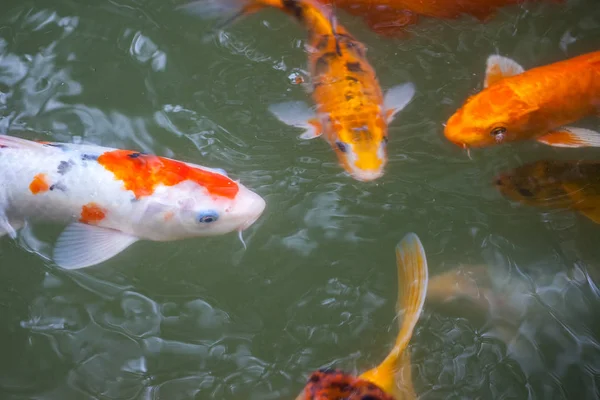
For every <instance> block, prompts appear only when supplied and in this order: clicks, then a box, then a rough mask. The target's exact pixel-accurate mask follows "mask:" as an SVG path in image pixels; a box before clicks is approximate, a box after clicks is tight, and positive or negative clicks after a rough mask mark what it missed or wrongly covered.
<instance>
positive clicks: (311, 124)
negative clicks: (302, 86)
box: [269, 101, 323, 139]
mask: <svg viewBox="0 0 600 400" xmlns="http://www.w3.org/2000/svg"><path fill="white" fill-rule="evenodd" d="M269 111H270V112H271V113H272V114H273V115H275V116H276V117H277V118H278V119H279V120H280V121H281V122H283V123H285V124H287V125H291V126H295V127H298V128H303V129H304V133H302V134H301V135H300V138H301V139H314V138H316V137H319V136H321V134H322V133H323V131H322V127H321V123H320V122H319V120H318V118H317V116H316V114H315V112H314V111H312V110H311V109H310V108H308V106H307V105H306V103H304V102H302V101H289V102H286V103H278V104H272V105H271V106H269Z"/></svg>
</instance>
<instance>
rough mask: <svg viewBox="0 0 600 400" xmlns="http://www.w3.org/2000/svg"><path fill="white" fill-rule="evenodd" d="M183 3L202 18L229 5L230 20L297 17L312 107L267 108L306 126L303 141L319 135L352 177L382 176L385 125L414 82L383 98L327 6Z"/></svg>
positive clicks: (275, 1) (292, 0)
mask: <svg viewBox="0 0 600 400" xmlns="http://www.w3.org/2000/svg"><path fill="white" fill-rule="evenodd" d="M184 7H185V8H186V9H187V10H189V11H192V12H193V13H194V14H197V15H201V16H207V15H209V16H210V15H214V14H215V12H217V11H223V9H226V8H229V11H230V12H232V13H233V17H232V18H230V20H232V19H236V18H237V17H238V16H240V15H242V14H247V13H249V12H254V11H256V10H258V9H260V8H262V7H275V8H278V9H280V10H283V11H284V12H286V13H288V14H290V15H292V16H293V17H295V18H296V19H297V20H298V21H299V22H300V23H301V24H302V25H303V26H305V27H306V29H307V31H308V46H307V47H308V49H309V54H308V60H309V62H308V64H309V72H310V75H311V83H312V87H313V92H312V97H313V100H314V102H315V104H316V110H315V111H313V110H311V109H309V107H308V106H307V105H306V104H305V103H303V102H297V101H295V102H287V103H282V104H275V105H272V106H270V107H269V110H270V111H271V112H272V113H273V114H274V115H275V116H276V117H277V118H279V119H280V120H281V121H282V122H284V123H286V124H288V125H291V126H295V127H298V128H302V129H304V133H302V135H301V136H300V138H302V139H312V138H316V137H319V136H323V138H324V139H325V140H326V141H327V142H328V143H329V144H330V145H331V147H332V148H333V150H334V151H335V153H336V154H337V156H338V160H339V162H340V164H341V166H342V167H343V168H344V169H345V170H346V171H347V172H348V173H349V174H350V175H351V176H352V177H354V178H355V179H357V180H360V181H370V180H374V179H377V178H379V177H381V176H382V175H383V171H384V167H385V165H386V163H387V150H386V147H387V142H388V124H389V123H390V122H391V121H392V120H393V118H394V116H395V115H396V114H397V113H398V112H399V111H400V110H402V109H403V108H404V107H405V106H406V105H407V104H408V103H409V102H410V101H411V99H412V97H413V96H414V92H415V89H414V85H413V84H412V83H406V84H403V85H399V86H395V87H393V88H391V89H390V90H389V91H388V92H387V93H386V95H385V97H384V95H383V93H382V91H381V88H380V86H379V82H378V80H377V76H376V75H375V71H374V70H373V67H371V65H370V64H369V62H368V61H367V58H366V49H365V46H364V45H363V44H362V43H360V42H359V41H357V40H356V39H355V38H354V37H353V36H352V35H351V34H350V33H349V32H348V31H347V30H346V29H345V28H344V27H343V26H341V25H340V24H338V23H337V21H336V19H335V17H334V16H333V14H332V13H331V11H330V10H327V9H325V8H324V7H323V6H322V5H320V4H319V3H317V2H316V0H229V1H225V2H223V1H218V0H212V1H211V0H208V1H198V2H195V3H191V4H189V5H187V6H184Z"/></svg>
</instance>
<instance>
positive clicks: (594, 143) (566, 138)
mask: <svg viewBox="0 0 600 400" xmlns="http://www.w3.org/2000/svg"><path fill="white" fill-rule="evenodd" d="M537 141H538V142H540V143H543V144H547V145H549V146H554V147H600V133H598V132H596V131H593V130H591V129H584V128H575V127H571V126H564V127H562V128H560V129H557V130H555V131H552V132H549V133H546V134H545V135H543V136H540V137H538V138H537Z"/></svg>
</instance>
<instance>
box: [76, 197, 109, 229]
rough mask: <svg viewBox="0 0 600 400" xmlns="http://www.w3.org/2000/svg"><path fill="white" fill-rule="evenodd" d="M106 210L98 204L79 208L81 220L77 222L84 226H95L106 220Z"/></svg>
mask: <svg viewBox="0 0 600 400" xmlns="http://www.w3.org/2000/svg"><path fill="white" fill-rule="evenodd" d="M106 212H107V210H106V209H105V208H102V207H100V206H99V205H98V204H96V203H94V202H91V203H87V204H85V205H84V206H83V207H81V218H79V222H83V223H84V224H95V223H98V222H100V221H102V220H103V219H104V218H106Z"/></svg>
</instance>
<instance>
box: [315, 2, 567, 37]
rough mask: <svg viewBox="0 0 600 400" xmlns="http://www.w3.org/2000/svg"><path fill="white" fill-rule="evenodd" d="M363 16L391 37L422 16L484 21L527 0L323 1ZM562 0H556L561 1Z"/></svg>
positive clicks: (381, 33) (367, 21)
mask: <svg viewBox="0 0 600 400" xmlns="http://www.w3.org/2000/svg"><path fill="white" fill-rule="evenodd" d="M319 1H320V2H321V3H323V4H333V5H335V6H336V7H339V8H341V9H343V10H344V11H346V12H348V13H350V14H352V15H355V16H358V17H362V18H363V19H364V21H365V23H366V24H367V25H368V26H369V28H370V29H371V30H373V31H374V32H375V33H377V34H379V35H383V36H387V37H400V36H404V35H405V34H406V33H405V30H404V28H405V27H406V26H408V25H413V24H416V23H417V22H418V21H419V16H425V17H432V18H438V19H457V18H459V17H460V16H462V15H471V16H473V17H475V18H477V19H478V20H479V21H481V22H486V21H488V20H489V19H491V18H492V17H493V16H494V14H495V12H496V10H497V9H498V8H500V7H504V6H509V5H514V4H521V3H525V2H526V1H527V0H486V1H482V0H436V1H420V0H319ZM561 1H562V0H554V2H561Z"/></svg>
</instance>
